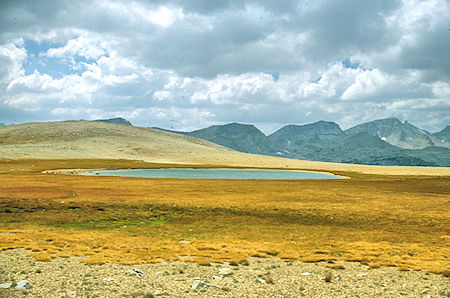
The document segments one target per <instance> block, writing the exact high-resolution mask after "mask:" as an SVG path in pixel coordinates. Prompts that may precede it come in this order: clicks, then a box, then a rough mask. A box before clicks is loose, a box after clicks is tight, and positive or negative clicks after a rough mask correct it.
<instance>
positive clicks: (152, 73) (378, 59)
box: [0, 0, 450, 132]
mask: <svg viewBox="0 0 450 298" xmlns="http://www.w3.org/2000/svg"><path fill="white" fill-rule="evenodd" d="M449 17H450V8H449V4H448V2H447V1H445V0H429V1H414V0H411V1H406V0H405V1H400V0H396V1H390V0H389V1H387V0H383V1H360V0H351V1H344V0H339V1H306V0H305V1H290V0H282V1H269V0H266V1H250V0H249V1H244V0H230V1H182V0H173V1H151V2H147V1H132V2H130V1H64V0H61V1H31V0H30V1H20V2H17V1H1V3H0V116H1V117H2V118H3V119H5V120H3V119H0V122H23V121H27V120H62V119H69V118H70V119H73V118H76V117H79V118H85V119H96V118H99V117H102V116H105V117H109V116H121V115H122V116H126V117H129V118H130V120H131V121H132V122H134V123H136V124H140V125H145V126H154V125H161V126H167V127H169V126H170V127H175V126H177V127H176V128H179V129H181V128H184V129H188V128H189V129H194V128H199V127H201V126H204V125H209V124H214V123H226V122H232V121H235V122H247V123H248V122H254V123H258V125H259V126H261V127H263V128H264V129H265V131H266V132H269V131H270V130H271V129H275V128H277V127H280V126H282V125H283V124H286V123H306V122H311V121H316V120H320V119H324V120H331V121H337V122H339V123H340V124H342V126H344V127H348V126H351V125H355V124H358V123H360V122H362V121H369V120H373V119H376V118H381V117H392V116H393V117H399V118H401V119H403V120H410V121H411V122H413V123H415V124H417V125H420V126H423V127H424V128H427V129H431V130H437V129H439V128H442V127H444V126H445V125H446V124H448V122H449V120H450V119H449V117H450V116H448V112H447V111H448V109H449V108H450V107H449V105H450V104H449V98H450V84H449V81H450V80H449V78H450V60H449V59H448V48H449V47H448V46H449V31H448V30H449V28H448V19H449ZM27 40H35V41H36V42H47V43H48V44H50V45H52V47H53V48H51V49H49V50H48V51H46V52H43V53H40V54H39V55H41V57H44V56H45V57H47V58H48V59H50V58H53V59H56V60H57V61H58V63H65V64H67V65H69V66H70V67H76V68H77V67H78V69H81V70H80V71H79V72H78V73H67V74H66V75H63V76H62V77H61V78H59V77H52V76H51V75H49V73H50V72H48V73H46V71H45V67H44V68H43V70H42V69H41V71H40V72H39V71H35V72H34V73H31V74H30V73H26V72H25V68H24V65H25V63H27V61H28V60H29V57H30V55H31V54H32V53H31V52H27V51H31V49H30V48H27V46H26V43H24V41H27ZM58 59H59V60H58ZM56 60H55V61H56ZM49 61H50V60H49ZM48 67H50V66H48ZM70 67H68V69H70ZM272 75H273V77H272ZM422 112H426V116H422V115H421V113H422ZM33 113H34V114H33Z"/></svg>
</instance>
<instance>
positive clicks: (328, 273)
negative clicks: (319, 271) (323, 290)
mask: <svg viewBox="0 0 450 298" xmlns="http://www.w3.org/2000/svg"><path fill="white" fill-rule="evenodd" d="M332 278H333V274H332V273H331V272H327V273H326V274H325V276H324V278H323V280H324V281H325V282H331V279H332Z"/></svg>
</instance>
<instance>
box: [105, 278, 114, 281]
mask: <svg viewBox="0 0 450 298" xmlns="http://www.w3.org/2000/svg"><path fill="white" fill-rule="evenodd" d="M103 280H104V281H113V280H114V278H112V277H105V278H104V279H103Z"/></svg>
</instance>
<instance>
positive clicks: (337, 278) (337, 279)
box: [334, 275, 342, 281]
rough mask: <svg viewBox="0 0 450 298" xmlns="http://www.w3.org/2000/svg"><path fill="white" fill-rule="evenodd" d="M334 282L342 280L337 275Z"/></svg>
mask: <svg viewBox="0 0 450 298" xmlns="http://www.w3.org/2000/svg"><path fill="white" fill-rule="evenodd" d="M334 279H335V280H336V281H340V280H341V279H342V278H341V277H340V276H339V275H336V277H335V278H334Z"/></svg>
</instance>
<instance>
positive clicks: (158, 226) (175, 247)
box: [0, 159, 450, 274]
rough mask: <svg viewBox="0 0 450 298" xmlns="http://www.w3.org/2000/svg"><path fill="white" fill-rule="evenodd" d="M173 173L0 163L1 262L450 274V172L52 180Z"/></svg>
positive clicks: (124, 164)
mask: <svg viewBox="0 0 450 298" xmlns="http://www.w3.org/2000/svg"><path fill="white" fill-rule="evenodd" d="M162 166H174V165H170V164H156V163H150V162H146V161H142V160H141V161H132V160H124V159H9V160H7V159H3V160H1V162H0V214H1V216H0V250H6V249H13V248H26V249H28V250H29V255H31V256H33V257H34V258H36V259H37V260H42V261H46V260H49V259H51V258H55V257H68V256H73V255H75V256H77V255H87V256H88V258H86V259H85V262H88V263H105V262H112V263H121V264H137V263H152V262H160V261H162V260H181V261H189V262H196V263H199V264H207V263H209V262H224V261H229V262H237V263H244V264H245V262H246V260H247V258H248V257H250V256H252V257H266V256H278V257H280V258H286V259H299V260H302V261H305V262H316V261H321V260H348V261H358V262H363V263H364V264H367V265H369V266H370V267H373V268H376V267H379V266H397V267H398V268H399V269H400V270H410V269H413V270H420V269H425V270H427V271H430V272H435V273H442V272H444V271H445V270H448V269H450V268H449V267H450V266H449V265H450V259H449V258H450V248H449V244H450V229H449V226H450V225H449V223H450V211H449V206H450V176H449V175H448V174H446V171H447V173H448V169H441V170H439V169H438V170H437V171H438V172H439V171H440V173H441V174H440V175H439V176H430V175H427V176H421V175H420V173H415V175H414V176H413V175H408V176H407V175H400V174H401V173H397V175H379V174H362V173H357V172H355V171H352V172H351V171H343V170H341V171H338V170H336V169H331V170H330V171H332V172H333V173H335V174H340V175H344V176H347V177H350V178H351V179H344V180H297V181H256V180H248V181H247V180H195V179H188V180H185V179H146V178H125V177H98V176H97V177H95V176H80V175H63V174H43V173H42V172H41V171H43V170H52V169H75V168H82V169H97V168H117V169H118V168H151V167H162ZM183 166H189V165H186V164H184V165H183ZM280 167H281V166H280ZM294 167H295V165H293V166H290V168H294ZM298 168H301V167H298ZM310 168H312V167H310ZM317 169H318V170H319V169H322V168H317ZM383 171H384V170H383ZM362 172H363V171H362ZM447 272H448V271H447ZM447 274H448V273H447Z"/></svg>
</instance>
